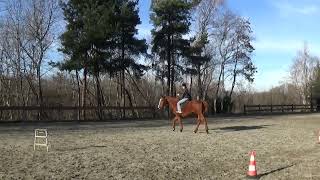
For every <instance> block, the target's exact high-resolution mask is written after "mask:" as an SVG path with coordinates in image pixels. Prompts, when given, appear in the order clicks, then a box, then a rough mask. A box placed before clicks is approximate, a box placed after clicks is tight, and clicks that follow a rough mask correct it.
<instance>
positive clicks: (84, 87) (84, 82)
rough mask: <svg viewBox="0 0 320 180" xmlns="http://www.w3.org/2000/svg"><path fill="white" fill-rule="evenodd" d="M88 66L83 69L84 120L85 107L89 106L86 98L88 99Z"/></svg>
mask: <svg viewBox="0 0 320 180" xmlns="http://www.w3.org/2000/svg"><path fill="white" fill-rule="evenodd" d="M87 73H88V72H87V67H86V66H85V67H84V70H83V84H84V85H83V90H82V107H84V109H83V111H82V115H83V120H86V110H85V107H86V106H87V104H86V100H87Z"/></svg>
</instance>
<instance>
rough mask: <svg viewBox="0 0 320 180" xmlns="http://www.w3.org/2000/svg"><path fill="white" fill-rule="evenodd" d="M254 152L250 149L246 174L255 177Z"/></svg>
mask: <svg viewBox="0 0 320 180" xmlns="http://www.w3.org/2000/svg"><path fill="white" fill-rule="evenodd" d="M255 156H256V152H255V151H251V153H250V163H249V171H248V173H247V176H248V177H249V178H257V168H256V160H255Z"/></svg>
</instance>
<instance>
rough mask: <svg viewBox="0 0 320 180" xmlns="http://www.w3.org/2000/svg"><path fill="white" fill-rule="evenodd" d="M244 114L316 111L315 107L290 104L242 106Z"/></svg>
mask: <svg viewBox="0 0 320 180" xmlns="http://www.w3.org/2000/svg"><path fill="white" fill-rule="evenodd" d="M243 111H244V114H249V113H285V112H313V111H316V107H314V106H312V105H310V104H308V105H301V104H290V105H285V104H281V105H273V104H271V105H261V104H258V105H244V107H243Z"/></svg>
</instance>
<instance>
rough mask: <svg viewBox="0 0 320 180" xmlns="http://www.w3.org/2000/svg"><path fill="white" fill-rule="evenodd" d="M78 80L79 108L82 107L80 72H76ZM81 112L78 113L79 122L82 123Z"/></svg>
mask: <svg viewBox="0 0 320 180" xmlns="http://www.w3.org/2000/svg"><path fill="white" fill-rule="evenodd" d="M76 78H77V91H78V103H77V104H78V107H80V106H81V88H80V78H79V71H78V70H76ZM80 116H81V111H80V109H79V110H78V112H77V120H78V121H80Z"/></svg>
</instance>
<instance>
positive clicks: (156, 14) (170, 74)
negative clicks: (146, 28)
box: [151, 0, 192, 95]
mask: <svg viewBox="0 0 320 180" xmlns="http://www.w3.org/2000/svg"><path fill="white" fill-rule="evenodd" d="M191 8H192V3H190V2H187V1H185V0H161V1H154V2H153V5H152V14H151V20H152V22H153V25H154V28H153V30H152V31H151V33H152V45H153V46H152V52H153V53H155V54H158V55H159V56H160V59H162V60H166V69H167V70H166V71H165V73H166V76H167V95H174V94H175V88H174V86H175V85H174V83H175V81H176V77H175V75H176V72H175V70H176V67H177V60H178V58H179V57H181V56H184V54H185V53H184V51H185V49H186V47H187V46H189V41H188V40H186V39H184V38H183V35H186V34H187V33H189V27H190V19H191V17H190V10H191Z"/></svg>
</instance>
